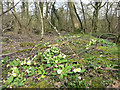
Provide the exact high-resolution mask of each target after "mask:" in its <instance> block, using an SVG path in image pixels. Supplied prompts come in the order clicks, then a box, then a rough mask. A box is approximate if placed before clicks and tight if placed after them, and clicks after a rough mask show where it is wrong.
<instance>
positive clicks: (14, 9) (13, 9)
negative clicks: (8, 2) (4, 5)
mask: <svg viewBox="0 0 120 90" xmlns="http://www.w3.org/2000/svg"><path fill="white" fill-rule="evenodd" d="M12 6H13V7H14V0H13V1H12ZM13 11H14V12H16V10H15V7H14V8H13Z"/></svg>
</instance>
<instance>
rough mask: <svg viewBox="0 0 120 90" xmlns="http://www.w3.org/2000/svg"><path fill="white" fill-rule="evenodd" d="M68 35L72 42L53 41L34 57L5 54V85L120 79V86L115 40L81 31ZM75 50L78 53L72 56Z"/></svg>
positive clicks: (98, 84)
mask: <svg viewBox="0 0 120 90" xmlns="http://www.w3.org/2000/svg"><path fill="white" fill-rule="evenodd" d="M64 38H65V41H68V42H69V43H68V42H67V43H64V44H60V45H59V44H58V46H57V47H55V45H51V47H49V48H46V50H45V51H44V52H38V54H37V55H35V56H34V57H28V58H25V59H19V58H17V59H14V60H10V59H9V58H8V57H6V58H4V59H3V60H2V61H1V63H2V67H3V74H2V75H3V88H11V87H12V88H16V87H21V88H23V87H24V88H34V87H36V88H38V87H40V88H51V87H57V88H58V87H59V88H60V87H63V88H103V87H109V86H110V85H113V83H114V82H115V81H118V82H117V84H116V87H118V86H119V84H120V83H119V77H120V73H119V70H120V67H119V64H120V63H119V60H118V54H119V53H120V52H119V51H118V49H119V47H118V46H117V45H116V44H115V43H111V42H108V41H105V40H103V39H97V38H95V37H91V38H90V37H89V35H85V36H83V35H79V34H77V35H72V36H69V35H68V36H64ZM56 42H57V43H59V42H64V41H63V40H57V41H56ZM47 45H49V43H46V44H44V46H45V47H47ZM49 46H50V45H49ZM68 46H69V47H70V48H69V49H68ZM93 46H95V47H94V49H91V47H93ZM40 47H41V45H40ZM66 48H67V49H68V51H67V52H65V50H66ZM71 50H72V53H71V52H70V51H71ZM73 51H74V52H73ZM81 52H82V53H81ZM66 53H67V54H66ZM79 53H80V54H79ZM73 54H75V57H73V58H70V57H71V56H72V55H73Z"/></svg>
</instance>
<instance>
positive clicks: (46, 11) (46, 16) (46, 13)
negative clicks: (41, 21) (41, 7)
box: [45, 2, 49, 18]
mask: <svg viewBox="0 0 120 90" xmlns="http://www.w3.org/2000/svg"><path fill="white" fill-rule="evenodd" d="M48 5H49V3H48V2H46V14H45V15H46V16H45V17H46V18H48Z"/></svg>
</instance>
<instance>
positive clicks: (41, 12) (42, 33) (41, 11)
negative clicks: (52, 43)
mask: <svg viewBox="0 0 120 90" xmlns="http://www.w3.org/2000/svg"><path fill="white" fill-rule="evenodd" d="M38 9H39V13H40V17H41V24H42V32H41V39H43V38H44V21H43V10H42V9H43V7H42V8H41V7H40V4H39V5H38Z"/></svg>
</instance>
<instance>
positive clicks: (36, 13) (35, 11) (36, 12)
mask: <svg viewBox="0 0 120 90" xmlns="http://www.w3.org/2000/svg"><path fill="white" fill-rule="evenodd" d="M34 5H35V10H34V14H35V15H36V16H37V15H38V7H37V2H34Z"/></svg>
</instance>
